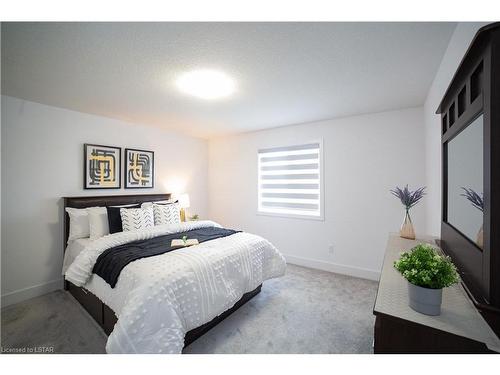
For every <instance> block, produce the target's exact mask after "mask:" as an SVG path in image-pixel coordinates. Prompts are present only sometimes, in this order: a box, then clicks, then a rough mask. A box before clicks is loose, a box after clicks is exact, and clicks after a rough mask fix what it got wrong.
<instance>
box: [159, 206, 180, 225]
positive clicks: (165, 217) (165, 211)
mask: <svg viewBox="0 0 500 375" xmlns="http://www.w3.org/2000/svg"><path fill="white" fill-rule="evenodd" d="M153 213H154V218H155V225H163V224H178V223H180V222H181V217H180V207H179V203H177V202H176V203H171V204H156V203H153Z"/></svg>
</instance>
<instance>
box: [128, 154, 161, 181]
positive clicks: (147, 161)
mask: <svg viewBox="0 0 500 375" xmlns="http://www.w3.org/2000/svg"><path fill="white" fill-rule="evenodd" d="M154 167H155V162H154V152H153V151H146V150H135V149H131V148H126V149H125V189H138V188H152V187H154Z"/></svg>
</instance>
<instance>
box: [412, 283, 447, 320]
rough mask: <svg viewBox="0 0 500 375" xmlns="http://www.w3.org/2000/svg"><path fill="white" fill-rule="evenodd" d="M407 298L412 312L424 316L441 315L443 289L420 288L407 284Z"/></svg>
mask: <svg viewBox="0 0 500 375" xmlns="http://www.w3.org/2000/svg"><path fill="white" fill-rule="evenodd" d="M408 296H409V297H410V307H411V308H412V309H413V310H415V311H418V312H419V313H422V314H425V315H439V314H441V302H442V300H443V289H429V288H422V287H421V286H417V285H413V284H412V283H410V282H408Z"/></svg>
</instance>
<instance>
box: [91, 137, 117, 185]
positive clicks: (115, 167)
mask: <svg viewBox="0 0 500 375" xmlns="http://www.w3.org/2000/svg"><path fill="white" fill-rule="evenodd" d="M91 147H93V148H99V149H101V150H103V151H105V150H114V154H113V155H114V156H115V160H117V162H116V161H115V162H114V165H113V175H114V176H115V177H114V179H113V181H115V183H114V184H109V185H107V184H105V185H100V184H97V183H92V177H91V176H90V175H89V173H90V171H91V170H92V169H93V168H90V160H89V158H88V149H89V148H91ZM121 155H122V148H121V147H116V146H106V145H99V144H93V143H85V144H84V145H83V188H84V189H85V190H95V189H121V187H122V186H121V181H122V179H121V170H122V169H121Z"/></svg>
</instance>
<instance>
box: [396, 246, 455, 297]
mask: <svg viewBox="0 0 500 375" xmlns="http://www.w3.org/2000/svg"><path fill="white" fill-rule="evenodd" d="M394 268H396V269H397V270H398V271H399V272H400V273H401V274H402V275H403V277H404V278H405V279H406V280H408V281H409V282H410V283H412V284H414V285H417V286H421V287H423V288H430V289H441V288H445V287H448V286H450V285H453V284H455V283H457V282H458V281H459V277H458V273H457V268H456V267H455V265H454V264H453V263H452V261H451V259H450V257H447V256H442V255H440V254H438V253H437V252H436V250H435V249H434V248H433V247H432V246H431V245H427V244H419V245H417V246H415V247H414V248H413V249H411V250H410V251H409V252H405V253H402V254H401V257H400V258H399V259H398V260H396V261H395V262H394Z"/></svg>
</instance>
